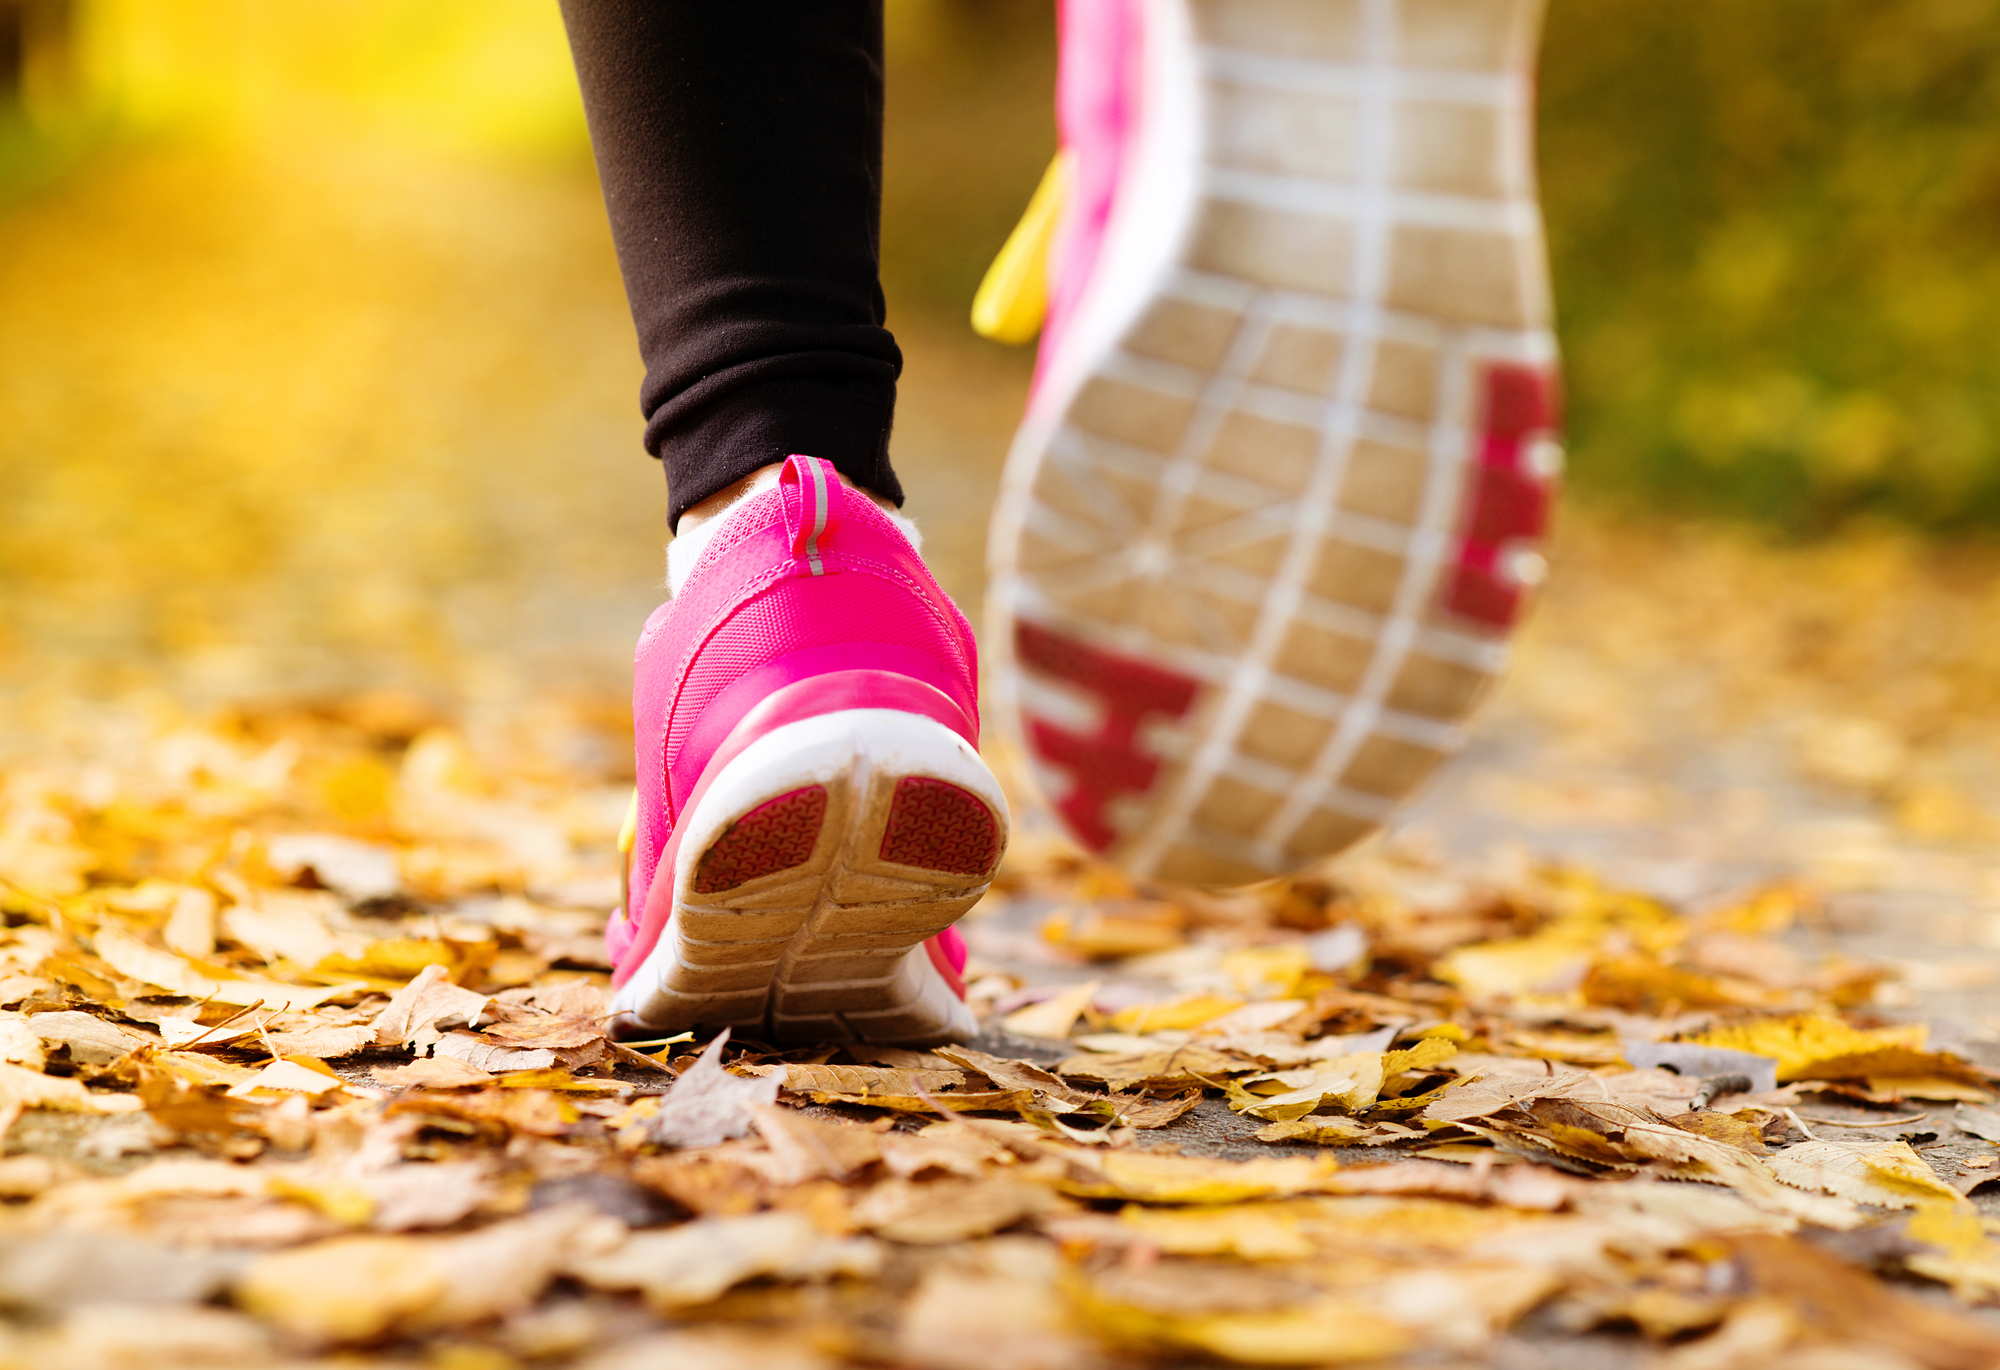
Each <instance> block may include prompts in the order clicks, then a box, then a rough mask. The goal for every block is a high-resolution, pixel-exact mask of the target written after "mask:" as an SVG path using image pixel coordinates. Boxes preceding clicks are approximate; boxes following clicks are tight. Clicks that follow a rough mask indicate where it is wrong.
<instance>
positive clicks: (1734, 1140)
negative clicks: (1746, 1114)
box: [1666, 1109, 1771, 1156]
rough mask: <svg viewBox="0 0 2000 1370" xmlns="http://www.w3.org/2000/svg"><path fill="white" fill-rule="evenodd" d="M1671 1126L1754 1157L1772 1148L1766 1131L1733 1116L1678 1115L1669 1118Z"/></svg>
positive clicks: (1705, 1112)
mask: <svg viewBox="0 0 2000 1370" xmlns="http://www.w3.org/2000/svg"><path fill="white" fill-rule="evenodd" d="M1666 1121H1667V1123H1668V1124H1669V1125H1670V1126H1673V1127H1677V1128H1679V1129H1680V1130H1681V1131H1683V1132H1692V1133H1694V1134H1696V1135H1697V1136H1701V1137H1709V1138H1712V1139H1714V1140H1715V1141H1718V1142H1726V1143H1728V1144H1729V1145H1730V1146H1733V1147H1735V1148H1737V1149H1738V1150H1739V1151H1747V1152H1749V1153H1750V1154H1751V1155H1752V1156H1762V1155H1764V1154H1765V1153H1767V1152H1768V1151H1770V1149H1771V1148H1770V1147H1768V1146H1766V1145H1765V1144H1764V1129H1762V1128H1760V1127H1756V1126H1754V1125H1752V1124H1750V1123H1747V1122H1744V1121H1743V1120H1742V1119H1741V1118H1738V1117H1735V1116H1734V1115H1733V1114H1728V1113H1716V1112H1713V1111H1711V1110H1708V1109H1703V1110H1702V1111H1701V1112H1699V1113H1676V1114H1674V1115H1673V1116H1672V1117H1670V1118H1668V1119H1667V1120H1666Z"/></svg>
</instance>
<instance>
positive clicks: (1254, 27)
mask: <svg viewBox="0 0 2000 1370" xmlns="http://www.w3.org/2000/svg"><path fill="white" fill-rule="evenodd" d="M1145 13H1146V18H1147V24H1148V35H1147V40H1146V45H1145V56H1144V66H1145V70H1146V77H1145V98H1144V99H1143V100H1142V102H1141V103H1142V106H1144V107H1145V108H1148V109H1150V110H1153V111H1155V113H1154V114H1153V116H1152V117H1151V118H1150V120H1149V122H1148V124H1147V125H1146V127H1145V128H1144V129H1143V130H1142V132H1141V133H1140V135H1139V139H1138V141H1137V143H1136V145H1135V148H1134V150H1133V152H1132V154H1131V156H1132V161H1131V162H1130V164H1129V165H1130V166H1131V167H1132V171H1131V173H1130V174H1129V176H1128V178H1127V180H1126V182H1125V189H1124V190H1123V191H1121V198H1120V202H1119V204H1118V206H1117V207H1116V209H1115V210H1114V213H1113V217H1112V221H1111V224H1110V227H1109V228H1108V230H1107V233H1106V237H1105V239H1104V243H1103V246H1102V247H1101V249H1100V251H1099V255H1098V258H1097V260H1098V263H1099V264H1100V265H1099V267H1098V268H1097V269H1096V270H1094V271H1093V276H1092V280H1091V284H1090V287H1089V291H1088V293H1087V294H1086V296H1085V298H1084V300H1083V301H1082V303H1081V304H1080V306H1079V308H1078V310H1077V313H1076V316H1075V318H1074V319H1073V321H1072V322H1071V323H1070V325H1069V327H1068V329H1067V330H1066V332H1065V335H1064V337H1063V338H1062V339H1061V340H1059V342H1058V344H1057V350H1056V352H1055V354H1054V355H1053V356H1052V357H1050V358H1049V359H1047V362H1046V364H1045V367H1044V374H1043V377H1042V381H1041V384H1040V387H1039V389H1038V391H1037V393H1036V396H1035V398H1034V400H1033V401H1032V402H1031V405H1030V409H1029V413H1028V416H1027V419H1026V420H1025V421H1024V423H1023V425H1022V428H1021V431H1020V433H1019V435H1018V436H1017V438H1016V441H1015V444H1014V447H1013V449H1012V451H1011V452H1010V454H1009V457H1008V464H1007V469H1006V473H1005V476H1004V477H1003V485H1002V495H1001V499H1000V502H999V504H998V506H997V508H996V512H995V522H994V530H993V536H992V538H991V542H990V546H991V548H992V556H991V565H990V570H991V573H992V588H991V589H990V590H989V592H988V597H987V602H988V606H989V618H988V631H987V635H986V645H987V648H988V651H989V653H990V654H991V655H992V656H993V657H994V658H995V660H996V662H997V665H998V669H997V670H996V671H995V672H994V673H993V685H994V692H993V693H994V697H995V699H996V700H997V702H998V707H997V709H995V711H994V716H995V717H997V718H999V719H1001V720H1002V721H1003V723H1010V724H1012V725H1013V726H1014V727H1015V728H1017V729H1018V733H1019V741H1021V742H1022V743H1023V744H1024V746H1025V750H1026V752H1027V753H1028V755H1029V756H1030V757H1031V758H1032V760H1033V763H1034V771H1035V776H1036V779H1037V782H1038V784H1040V785H1041V786H1042V788H1043V789H1044V790H1045V791H1046V792H1047V793H1048V794H1049V796H1050V797H1051V799H1052V801H1053V803H1054V806H1055V807H1056V809H1057V810H1058V811H1059V812H1060V813H1061V814H1062V815H1063V817H1064V818H1065V819H1066V820H1067V822H1068V824H1069V826H1070V828H1071V830H1072V831H1073V832H1075V833H1076V835H1077V836H1078V837H1079V838H1080V839H1081V840H1083V841H1084V842H1085V844H1086V845H1088V846H1090V847H1092V848H1094V849H1096V850H1097V851H1100V852H1102V853H1104V854H1105V855H1106V856H1108V857H1109V858H1111V859H1112V860H1114V861H1116V862H1117V863H1118V864H1120V865H1121V866H1123V867H1124V868H1125V869H1127V870H1128V871H1130V872H1132V873H1134V874H1136V875H1139V876H1142V877H1157V878H1162V879H1170V880H1179V881H1186V882H1190V883H1196V884H1240V883H1247V882H1250V881H1254V880H1259V879H1263V878H1267V877H1269V876H1273V875H1278V874H1283V873H1285V872H1288V871H1291V870H1295V869H1297V868H1298V867H1300V866H1302V865H1304V864H1306V863H1307V862H1310V861H1312V860H1315V859H1317V858H1319V857H1322V856H1326V855H1329V854H1331V853H1333V852H1336V851H1338V850H1340V849H1342V848H1344V847H1346V846H1348V845H1350V844H1351V843H1353V842H1355V841H1357V840H1359V839H1360V838H1361V837H1363V836H1365V835H1366V834H1368V833H1369V832H1370V831H1372V830H1374V829H1375V828H1376V827H1377V826H1379V825H1380V824H1381V823H1382V822H1383V821H1384V820H1385V818H1386V817H1387V816H1388V815H1389V813H1390V812H1391V810H1392V808H1393V806H1394V805H1395V803H1396V801H1397V800H1399V799H1401V798H1403V797H1404V796H1405V795H1407V794H1408V793H1409V792H1410V791H1411V790H1413V789H1415V788H1416V787H1417V786H1418V785H1419V784H1421V783H1422V782H1423V781H1424V780H1425V779H1426V778H1427V777H1428V776H1429V775H1430V774H1431V772H1432V771H1433V770H1434V769H1435V768H1436V767H1437V766H1438V765H1439V763H1441V762H1442V761H1443V760H1445V758H1446V757H1448V756H1449V755H1451V754H1452V753H1453V752H1455V751H1457V750H1458V749H1459V747H1460V746H1461V745H1462V744H1463V741H1464V733H1463V730H1462V728H1461V726H1460V725H1461V724H1462V722H1463V720H1464V719H1465V717H1466V716H1467V714H1468V713H1469V712H1470V711H1471V710H1472V708H1473V706H1474V705H1475V704H1476V703H1477V701H1478V700H1479V698H1480V697H1481V696H1482V695H1483V694H1484V693H1485V692H1486V689H1487V687H1488V685H1489V684H1490V683H1491V682H1492V680H1493V679H1494V678H1495V677H1496V676H1497V675H1498V674H1500V672H1501V671H1502V669H1503V668H1504V666H1505V664H1506V661H1507V646H1506V638H1507V635H1508V633H1509V632H1510V630H1511V629H1512V627H1513V624H1514V622H1515V619H1516V617H1517V615H1518V613H1519V611H1520V609H1521V607H1522V602H1523V599H1524V596H1525V594H1526V592H1527V590H1528V589H1529V588H1530V587H1531V586H1532V584H1534V583H1535V582H1536V581H1537V580H1539V578H1540V574H1541V571H1542V570H1543V567H1544V563H1543V561H1542V559H1541V555H1540V552H1539V550H1538V548H1539V545H1540V542H1541V539H1542V536H1543V533H1544V528H1545V524H1546V521H1547V515H1548V508H1549V502H1550V499H1551V497H1552V493H1553V480H1554V476H1555V474H1556V472H1557V470H1558V469H1559V467H1560V460H1561V449H1560V447H1558V446H1557V445H1556V442H1555V439H1554V435H1553V431H1552V430H1553V428H1554V426H1555V423H1556V417H1555V358H1556V348H1555V340H1554V337H1553V335H1552V334H1551V332H1550V328H1549V320H1550V306H1549V297H1548V288H1547V284H1546V266H1545V259H1544V252H1543V247H1542V237H1541V226H1540V218H1539V211H1538V209H1537V207H1536V203H1535V195H1534V185H1533V169H1532V113H1533V75H1532V63H1533V56H1534V46H1535V42H1536V39H1537V34H1538V29H1539V15H1540V6H1539V4H1538V3H1535V2H1534V0H1428V2H1427V3H1424V4H1422V5H1421V6H1419V5H1418V4H1415V3H1411V0H1400V3H1399V0H1363V3H1360V4H1356V5H1332V4H1326V5H1320V4H1313V3H1298V2H1297V0H1200V2H1199V3H1193V4H1189V3H1187V0H1163V2H1162V3H1159V4H1149V5H1148V6H1147V7H1146V11H1145Z"/></svg>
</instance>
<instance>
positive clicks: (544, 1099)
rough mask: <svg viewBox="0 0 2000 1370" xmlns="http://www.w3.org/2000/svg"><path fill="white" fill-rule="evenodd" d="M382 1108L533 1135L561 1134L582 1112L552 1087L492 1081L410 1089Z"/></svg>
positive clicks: (393, 1114) (389, 1112)
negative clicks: (444, 1089) (461, 1087)
mask: <svg viewBox="0 0 2000 1370" xmlns="http://www.w3.org/2000/svg"><path fill="white" fill-rule="evenodd" d="M383 1112H384V1116H387V1117H400V1116H405V1115H424V1116H429V1117H434V1118H438V1119H441V1120H452V1119H457V1120H459V1121H462V1122H465V1123H470V1124H474V1125H478V1124H488V1125H490V1126H491V1127H492V1128H494V1129H497V1130H499V1131H500V1132H502V1133H503V1134H504V1133H505V1132H510V1131H511V1132H525V1133H527V1134H528V1135H530V1136H534V1137H560V1136H562V1135H563V1134H564V1133H566V1132H568V1131H569V1129H570V1128H571V1127H573V1126H575V1124H576V1122H577V1120H578V1119H579V1118H580V1117H582V1116H583V1115H581V1114H580V1113H578V1112H577V1111H576V1109H575V1108H574V1107H572V1106H571V1105H570V1104H569V1103H568V1102H566V1101H565V1100H564V1099H563V1097H562V1096H561V1095H559V1094H557V1093H555V1092H554V1091H553V1090H547V1089H506V1088H498V1087H492V1086H490V1085H489V1087H488V1088H486V1089H482V1090H478V1091H476V1092H474V1091H452V1092H450V1093H432V1092H430V1091H427V1090H421V1089H412V1090H408V1091H406V1092H405V1093H403V1094H401V1095H399V1096H398V1097H397V1098H396V1099H394V1100H393V1101H391V1102H390V1103H389V1105H388V1106H387V1107H386V1108H385V1109H384V1110H383Z"/></svg>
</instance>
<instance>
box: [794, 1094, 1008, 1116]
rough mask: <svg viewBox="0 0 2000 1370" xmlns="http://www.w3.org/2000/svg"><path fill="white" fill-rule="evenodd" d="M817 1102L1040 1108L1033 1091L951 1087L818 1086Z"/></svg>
mask: <svg viewBox="0 0 2000 1370" xmlns="http://www.w3.org/2000/svg"><path fill="white" fill-rule="evenodd" d="M806 1097H807V1098H809V1099H811V1100H812V1101H813V1102H814V1103H816V1104H858V1105H861V1106H862V1107H865V1108H887V1109H894V1110H895V1111H896V1112H898V1113H936V1112H938V1111H939V1110H940V1109H943V1110H945V1111H947V1112H951V1113H1022V1112H1033V1111H1036V1110H1038V1109H1039V1108H1040V1106H1041V1105H1040V1102H1039V1100H1038V1098H1037V1096H1036V1094H1035V1093H1034V1091H1032V1090H1027V1089H995V1090H948V1091H946V1092H944V1093H942V1094H840V1093H836V1092H834V1091H832V1090H825V1089H815V1090H813V1091H811V1092H810V1093H809V1094H808V1095H807V1096H806Z"/></svg>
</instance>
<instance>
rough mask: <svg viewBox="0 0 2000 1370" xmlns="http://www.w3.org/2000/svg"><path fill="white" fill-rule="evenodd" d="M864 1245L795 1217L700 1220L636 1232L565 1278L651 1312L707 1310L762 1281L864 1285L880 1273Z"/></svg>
mask: <svg viewBox="0 0 2000 1370" xmlns="http://www.w3.org/2000/svg"><path fill="white" fill-rule="evenodd" d="M881 1262H882V1254H881V1248H880V1246H879V1245H878V1244H877V1243H875V1242H874V1241H872V1240H869V1239H867V1238H854V1237H847V1238H830V1237H825V1236H822V1235H821V1234H820V1233H819V1232H818V1231H817V1230H816V1229H815V1228H814V1227H813V1225H812V1223H811V1222H810V1221H809V1220H808V1219H806V1218H805V1217H803V1216H802V1215H800V1214H797V1213H758V1214H753V1215H749V1216H746V1217H741V1218H699V1219H696V1220H695V1221H694V1222H691V1223H686V1224H683V1225H682V1226H680V1227H676V1228H671V1229H668V1230H666V1231H660V1232H637V1233H634V1234H633V1235H632V1236H630V1237H628V1238H627V1239H626V1240H625V1242H624V1243H623V1244H622V1245H621V1246H619V1247H618V1248H617V1249H615V1250H612V1251H608V1252H605V1253H603V1254H601V1255H593V1256H588V1257H585V1258H583V1259H580V1260H574V1261H571V1262H570V1263H569V1264H568V1267H567V1268H568V1271H569V1273H570V1274H572V1275H574V1276H575V1277H576V1278H577V1279H579V1280H582V1281H583V1282H584V1283H585V1284H588V1285H591V1286H593V1287H595V1288H598V1289H633V1290H637V1291H639V1292H640V1293H642V1294H644V1295H645V1297H646V1300H647V1302H648V1303H651V1304H652V1305H654V1306H655V1307H657V1308H663V1309H674V1308H688V1307H694V1306H697V1305H700V1304H705V1303H711V1302H713V1301H714V1300H715V1299H717V1298H719V1297H720V1296H721V1295H722V1294H724V1293H726V1292H727V1291H728V1290H729V1289H731V1288H732V1287H734V1286H735V1285H738V1284H741V1283H742V1282H743V1281H745V1280H748V1279H755V1278H756V1277H758V1276H760V1275H765V1276H772V1277H775V1278H777V1279H781V1280H827V1279H832V1278H834V1277H835V1276H839V1275H847V1276H852V1277H855V1278H866V1277H868V1276H871V1275H873V1274H874V1273H875V1272H876V1271H877V1270H878V1269H879V1268H880V1267H881Z"/></svg>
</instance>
